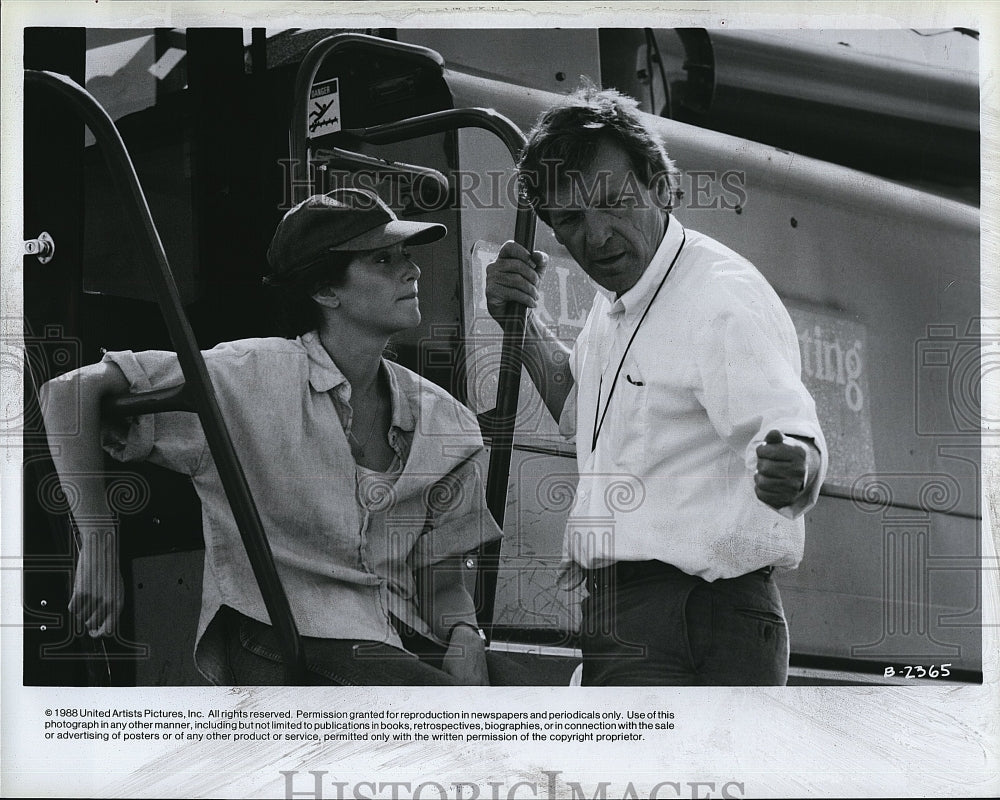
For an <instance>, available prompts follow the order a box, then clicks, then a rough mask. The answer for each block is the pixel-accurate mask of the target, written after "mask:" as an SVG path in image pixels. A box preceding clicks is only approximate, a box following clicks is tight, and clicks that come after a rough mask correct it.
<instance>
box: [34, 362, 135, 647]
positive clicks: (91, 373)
mask: <svg viewBox="0 0 1000 800" xmlns="http://www.w3.org/2000/svg"><path fill="white" fill-rule="evenodd" d="M128 389H129V384H128V381H127V380H126V378H125V376H124V375H123V374H122V372H121V370H119V369H118V367H116V366H114V365H113V364H110V363H101V364H94V365H92V366H89V367H84V368H82V369H79V370H76V371H74V372H70V373H67V374H66V375H63V376H61V377H59V378H55V379H54V380H51V381H49V382H48V383H46V384H45V385H44V386H42V388H41V390H40V391H39V401H40V405H41V409H42V414H43V416H44V419H45V430H46V434H47V436H48V441H49V450H50V451H51V454H52V461H53V462H54V464H55V467H56V472H57V473H58V475H59V480H60V483H61V484H62V487H63V491H64V492H65V493H66V496H67V497H69V498H73V508H72V515H73V521H74V523H75V526H76V529H77V531H79V535H80V539H79V544H80V554H79V558H78V560H77V565H76V574H75V576H74V579H73V595H72V597H71V598H70V602H69V610H70V613H71V614H72V615H73V616H74V617H75V618H76V621H77V623H78V625H79V627H80V628H82V629H83V630H86V631H88V632H89V633H90V635H91V636H95V637H96V636H107V635H111V634H113V633H114V632H115V629H116V627H117V624H118V617H119V615H120V614H121V609H122V605H123V602H124V584H123V582H122V579H121V571H120V569H119V566H118V537H117V530H116V524H115V518H114V513H113V512H112V510H111V508H110V506H109V505H108V500H107V496H106V494H105V490H104V481H103V479H102V478H101V477H100V476H102V474H103V472H104V453H103V451H102V449H101V400H102V398H103V397H104V396H106V395H108V394H124V393H126V392H127V391H128Z"/></svg>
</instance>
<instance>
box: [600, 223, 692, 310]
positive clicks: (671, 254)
mask: <svg viewBox="0 0 1000 800" xmlns="http://www.w3.org/2000/svg"><path fill="white" fill-rule="evenodd" d="M683 241H684V227H683V226H682V225H681V224H680V222H678V221H677V220H676V219H675V218H674V216H673V215H670V216H668V217H667V230H666V231H665V232H664V234H663V238H662V239H661V240H660V244H659V246H658V247H657V248H656V252H655V253H654V254H653V258H652V259H651V260H650V262H649V266H647V267H646V270H645V272H643V273H642V275H641V276H640V277H639V280H638V281H636V283H635V286H633V287H632V288H631V289H629V290H628V291H627V292H625V294H623V295H622V296H621V297H619V298H618V299H617V300H612V301H611V308H609V309H608V316H610V317H617V316H618V315H620V314H624V315H625V316H631V315H633V314H636V313H639V312H641V311H642V309H644V308H645V307H646V304H647V302H648V301H649V298H650V297H651V296H652V295H653V292H655V291H656V289H657V287H658V286H659V285H660V281H661V280H663V276H664V275H665V274H666V272H667V270H668V269H670V264H671V263H672V262H673V260H674V258H676V256H677V251H678V250H680V247H681V243H682V242H683Z"/></svg>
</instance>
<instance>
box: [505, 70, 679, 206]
mask: <svg viewBox="0 0 1000 800" xmlns="http://www.w3.org/2000/svg"><path fill="white" fill-rule="evenodd" d="M603 142H612V143H614V144H616V145H618V146H619V147H621V148H622V149H623V150H624V151H625V153H626V154H627V155H628V157H629V160H630V161H631V162H632V166H633V168H634V169H635V171H636V174H637V176H638V177H639V179H640V180H641V181H642V182H643V183H644V184H645V186H646V187H647V188H649V189H652V190H655V189H656V188H657V186H658V184H659V183H660V182H661V181H666V188H667V189H668V193H667V197H668V199H667V202H666V205H665V208H666V209H667V210H669V209H671V208H673V207H674V206H675V205H676V202H677V198H678V197H679V195H680V192H679V189H678V185H679V183H680V173H679V172H678V171H677V167H675V166H674V162H673V161H671V160H670V158H669V157H668V156H667V152H666V150H665V149H664V147H663V141H662V139H661V138H660V136H659V134H657V133H656V132H655V131H654V130H653V129H652V128H651V127H650V126H649V125H647V124H646V123H645V122H644V121H643V119H642V116H641V115H640V112H639V104H638V103H637V102H636V101H635V100H633V99H632V98H631V97H627V96H626V95H623V94H622V93H621V92H618V91H616V90H615V89H603V90H601V89H598V88H597V87H596V86H592V85H589V86H584V87H582V88H580V89H578V90H577V91H576V92H574V93H573V94H571V95H569V96H568V97H567V98H566V100H565V102H563V103H561V104H560V105H558V106H556V107H554V108H551V109H549V110H548V111H546V112H545V113H544V114H542V116H541V117H539V119H538V122H537V123H535V126H534V127H533V128H532V129H531V131H530V132H529V133H528V141H527V143H526V144H525V146H524V150H523V151H522V153H521V158H520V159H519V161H518V165H517V167H518V178H519V181H520V184H521V192H522V193H523V196H524V197H525V199H526V200H527V201H528V203H530V204H531V206H532V207H533V208H534V209H535V211H536V212H538V216H539V217H541V218H542V220H543V221H544V222H546V223H548V221H549V219H548V213H547V211H546V209H545V208H544V207H543V205H544V200H545V198H546V196H548V195H549V194H551V192H552V190H553V189H554V188H555V186H556V185H557V184H558V183H559V181H561V180H563V179H564V178H565V177H566V176H567V174H568V173H570V172H572V171H581V172H582V171H584V170H586V169H587V168H588V167H589V166H590V164H591V162H592V161H593V159H594V156H595V155H596V153H597V150H598V148H599V147H600V145H601V144H602V143H603Z"/></svg>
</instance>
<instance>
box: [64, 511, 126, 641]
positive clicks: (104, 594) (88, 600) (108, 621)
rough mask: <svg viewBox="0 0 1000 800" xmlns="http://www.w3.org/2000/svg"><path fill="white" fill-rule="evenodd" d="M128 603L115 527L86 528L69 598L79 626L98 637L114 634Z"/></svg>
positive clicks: (79, 628) (81, 540)
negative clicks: (99, 529) (111, 528)
mask: <svg viewBox="0 0 1000 800" xmlns="http://www.w3.org/2000/svg"><path fill="white" fill-rule="evenodd" d="M124 604H125V583H124V581H122V576H121V570H120V569H119V567H118V547H117V538H116V535H115V533H114V531H113V530H110V529H106V530H101V531H87V532H82V533H81V535H80V555H79V557H78V558H77V562H76V575H75V576H74V578H73V596H72V597H71V598H70V601H69V610H70V613H71V614H73V616H74V617H75V618H76V623H77V630H83V631H86V632H87V633H88V634H90V635H91V636H92V637H94V638H97V637H98V636H112V635H114V634H115V633H116V632H117V630H118V620H119V618H120V616H121V613H122V607H123V606H124Z"/></svg>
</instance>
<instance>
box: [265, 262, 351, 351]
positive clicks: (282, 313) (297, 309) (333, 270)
mask: <svg viewBox="0 0 1000 800" xmlns="http://www.w3.org/2000/svg"><path fill="white" fill-rule="evenodd" d="M356 255H357V253H355V252H353V251H348V250H344V251H340V252H334V253H330V254H329V255H327V256H325V257H324V258H323V260H322V261H318V262H316V263H315V264H312V265H310V266H308V267H306V268H305V269H303V270H301V271H300V272H298V273H296V274H295V276H294V277H292V278H291V279H289V280H288V281H283V282H281V283H277V284H273V285H271V286H269V287H268V291H270V292H272V293H273V295H272V296H273V298H274V304H273V308H274V317H275V323H276V325H277V327H278V332H279V333H280V335H282V336H284V337H286V338H288V339H294V338H295V337H296V336H301V335H302V334H303V333H308V332H309V331H312V330H316V329H317V328H319V326H320V323H321V322H322V315H321V313H320V308H319V305H318V304H317V303H316V301H315V300H313V295H314V294H316V292H318V291H319V290H320V289H322V288H324V287H325V286H333V287H337V286H341V285H342V284H343V282H344V278H345V276H346V274H347V267H348V266H349V265H350V263H351V261H352V260H354V257H355V256H356Z"/></svg>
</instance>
